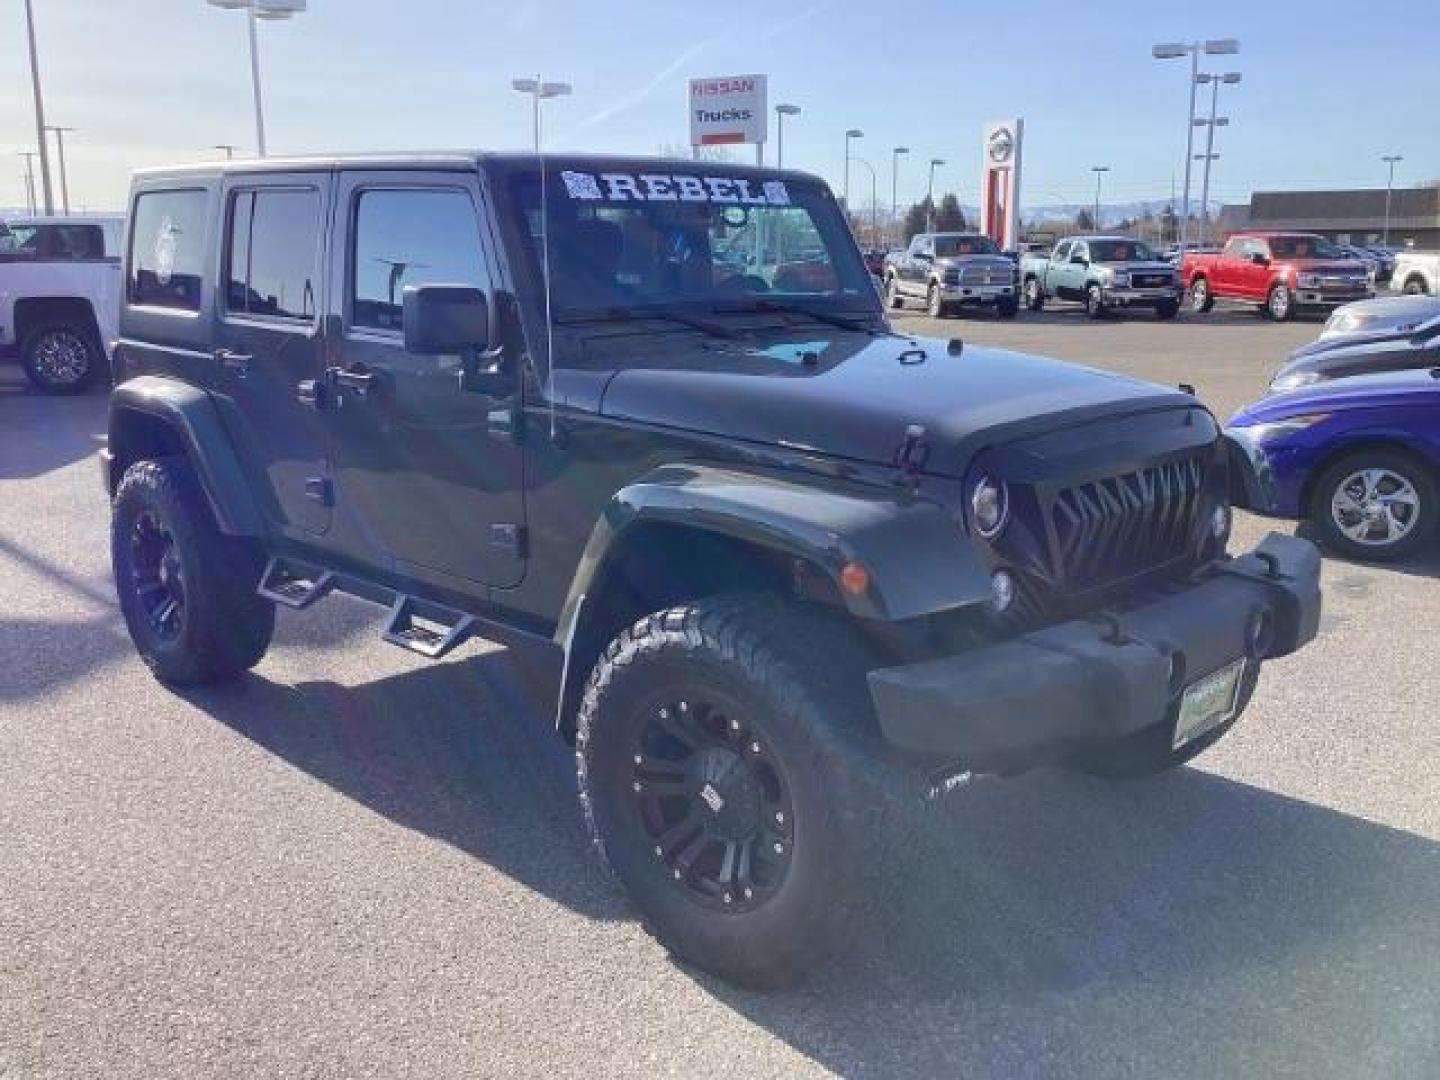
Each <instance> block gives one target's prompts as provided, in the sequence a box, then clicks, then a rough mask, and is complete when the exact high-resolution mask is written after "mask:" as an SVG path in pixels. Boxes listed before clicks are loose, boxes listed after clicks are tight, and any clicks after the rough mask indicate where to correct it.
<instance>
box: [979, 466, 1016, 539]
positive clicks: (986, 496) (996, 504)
mask: <svg viewBox="0 0 1440 1080" xmlns="http://www.w3.org/2000/svg"><path fill="white" fill-rule="evenodd" d="M1009 503H1010V497H1009V495H1008V493H1007V492H1006V490H1005V485H1004V484H1003V483H1001V482H1000V481H998V480H994V479H991V478H990V477H988V476H982V477H980V480H979V482H978V483H977V484H976V485H975V490H974V491H973V492H971V493H970V511H971V513H972V514H973V515H974V517H975V528H976V529H978V530H979V532H980V535H981V536H983V537H984V538H985V539H986V540H989V539H990V538H991V537H993V536H994V535H995V534H996V533H998V532H999V531H1000V530H1001V529H1003V528H1004V527H1005V516H1006V515H1007V514H1008V513H1009V511H1010V506H1009Z"/></svg>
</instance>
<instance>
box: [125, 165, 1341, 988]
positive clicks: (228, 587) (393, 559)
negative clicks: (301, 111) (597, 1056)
mask: <svg viewBox="0 0 1440 1080" xmlns="http://www.w3.org/2000/svg"><path fill="white" fill-rule="evenodd" d="M129 222H130V226H129V228H130V235H129V239H128V244H127V249H126V266H125V273H126V278H125V284H126V288H125V297H124V306H123V311H122V313H121V335H120V343H119V348H118V350H117V353H116V360H115V363H116V367H117V371H116V373H115V376H116V377H115V383H116V389H115V391H114V395H113V398H112V402H111V410H110V428H109V448H108V451H107V453H106V455H105V457H104V469H105V481H106V484H107V487H108V489H109V491H110V492H111V494H112V496H113V507H114V524H113V533H112V546H113V559H114V569H115V581H116V586H117V589H118V591H119V596H120V602H121V605H122V608H123V611H124V615H125V619H126V623H127V625H128V627H129V630H130V634H131V636H132V637H133V639H134V641H135V645H136V648H137V649H138V650H139V652H140V655H141V656H142V657H143V658H144V659H145V661H146V663H147V664H149V665H150V667H151V668H152V669H153V670H154V672H155V674H156V675H157V676H158V677H159V678H161V679H163V680H165V681H167V682H170V683H176V684H182V683H196V682H204V681H209V680H217V679H225V678H230V677H234V676H237V675H240V674H242V673H243V672H244V671H245V670H246V669H247V668H249V667H251V666H252V665H254V664H255V663H256V662H257V661H259V660H260V658H261V657H262V656H263V655H264V653H265V650H266V647H267V646H268V644H269V642H270V637H271V632H272V630H273V627H274V619H275V609H276V608H277V607H291V608H301V607H305V606H307V605H309V604H312V603H314V602H316V601H317V600H319V599H321V598H322V597H324V596H326V595H327V594H329V593H331V592H334V591H337V590H338V591H342V592H346V593H350V594H353V595H355V596H359V597H363V598H365V599H367V600H372V601H375V602H377V603H380V604H383V605H385V606H386V607H388V608H389V616H388V622H387V624H386V627H385V630H384V637H385V639H386V640H387V641H389V642H391V643H393V644H395V645H398V646H401V647H403V648H406V649H409V650H411V651H413V652H415V653H418V654H420V655H421V656H425V657H430V658H439V657H442V656H445V655H446V654H447V653H449V652H450V651H451V650H453V649H454V648H455V647H456V646H457V645H459V644H460V643H462V642H464V641H465V640H466V639H468V638H470V637H476V636H480V637H484V638H487V639H490V640H494V641H500V642H504V643H506V644H509V645H511V646H514V647H516V648H527V649H530V648H533V649H534V650H536V655H539V656H543V657H545V658H548V659H550V660H551V661H552V662H553V673H554V681H555V687H556V693H555V724H556V727H557V729H558V731H559V734H560V736H561V737H563V738H565V739H567V740H570V741H571V742H572V743H573V745H574V747H575V752H576V763H577V773H578V778H579V790H580V800H581V805H582V807H583V809H584V813H585V815H586V818H587V820H588V821H589V824H590V826H591V828H592V830H593V835H594V838H595V843H596V845H597V847H598V848H599V849H600V850H601V852H602V853H603V854H604V856H605V857H606V859H607V860H608V862H609V864H610V865H611V866H612V867H613V868H614V870H615V871H616V872H617V873H618V874H619V876H620V877H621V878H622V879H623V881H624V883H625V884H626V886H627V887H628V888H629V890H630V892H631V894H632V895H633V896H634V899H635V902H636V904H637V905H638V906H639V907H640V909H641V910H642V912H643V913H644V915H645V917H646V920H647V922H648V924H649V925H650V926H651V927H652V928H653V930H654V932H655V933H656V934H657V935H658V936H659V937H660V939H661V940H662V941H664V942H665V943H666V944H667V945H668V946H669V947H670V948H672V949H673V950H674V951H675V952H676V953H678V954H680V955H682V956H684V957H686V958H688V959H690V960H692V961H694V962H696V963H697V964H699V965H702V966H704V967H706V968H709V969H712V970H714V971H717V972H720V973H722V974H724V975H726V976H728V977H730V978H733V979H737V980H740V981H745V982H750V983H758V984H764V983H777V982H782V981H784V980H786V979H787V978H790V977H792V976H794V975H796V974H798V973H799V972H800V971H802V970H803V969H804V968H805V966H806V965H807V964H809V963H811V962H812V961H813V960H815V959H816V958H817V955H818V954H820V953H821V952H822V951H823V949H824V948H825V946H826V945H827V944H832V943H834V942H835V941H836V939H837V937H838V936H840V935H843V934H844V933H845V932H846V931H847V929H849V928H851V927H853V926H854V925H855V923H854V920H855V918H857V917H858V915H859V914H860V913H861V911H862V908H863V907H864V906H865V905H867V904H872V903H874V902H875V899H876V897H877V896H881V895H883V891H884V889H885V888H886V887H890V886H893V885H895V884H896V883H897V881H901V880H903V879H901V878H899V877H898V876H897V873H898V872H897V870H896V867H897V865H898V864H899V862H900V861H901V860H900V859H899V858H897V857H898V856H903V855H905V854H907V853H908V852H909V851H910V850H912V849H913V844H912V843H911V840H912V838H913V834H912V833H911V832H910V831H909V830H911V829H912V828H913V827H914V826H915V825H916V824H917V823H919V822H920V821H921V820H922V815H921V814H920V812H919V811H920V810H921V808H922V807H923V806H924V805H925V804H926V803H927V801H928V800H933V799H934V798H936V797H938V796H939V795H940V794H943V793H944V792H946V791H948V790H950V789H951V788H953V787H955V786H957V785H958V784H959V783H961V782H963V780H964V779H965V778H966V777H967V776H968V775H969V774H971V773H973V772H987V773H1004V774H1010V773H1015V772H1018V771H1021V770H1024V769H1027V768H1031V767H1033V766H1036V765H1038V764H1041V763H1048V762H1062V763H1074V764H1076V765H1078V766H1079V767H1081V768H1084V769H1088V770H1091V771H1097V772H1101V773H1106V774H1114V775H1137V774H1140V775H1143V774H1146V773H1151V772H1156V771H1159V770H1162V769H1166V768H1170V767H1173V766H1175V765H1177V764H1179V763H1181V762H1184V761H1186V760H1188V759H1189V758H1191V757H1193V756H1194V755H1195V754H1197V753H1199V752H1200V751H1201V750H1203V749H1204V748H1205V747H1207V746H1209V745H1210V744H1211V743H1213V742H1214V741H1215V740H1216V739H1218V738H1219V737H1220V736H1221V735H1222V734H1223V733H1224V732H1225V731H1226V730H1227V729H1228V728H1229V726H1230V725H1231V724H1233V723H1234V722H1235V719H1236V717H1237V716H1238V715H1239V714H1240V712H1241V711H1242V710H1243V709H1244V707H1245V705H1246V704H1247V702H1248V701H1249V698H1250V695H1251V693H1252V691H1253V689H1254V686H1255V682H1256V678H1257V676H1258V673H1259V669H1260V664H1261V661H1263V660H1265V659H1267V658H1270V657H1276V656H1283V655H1285V654H1286V653H1289V652H1291V651H1293V650H1294V649H1296V648H1298V647H1300V646H1301V645H1303V644H1304V643H1305V642H1307V641H1309V640H1310V639H1311V638H1312V637H1313V636H1314V634H1315V631H1316V624H1317V621H1318V617H1319V607H1320V597H1319V589H1318V584H1317V579H1318V559H1317V556H1316V554H1315V551H1314V549H1313V548H1312V547H1311V546H1310V545H1309V544H1308V543H1305V542H1303V541H1298V540H1292V539H1289V538H1286V537H1280V536H1272V537H1270V538H1269V539H1267V540H1266V541H1265V542H1264V543H1263V544H1262V545H1261V546H1260V548H1259V549H1258V550H1257V551H1255V552H1252V553H1250V554H1248V555H1244V556H1241V557H1238V558H1231V557H1228V556H1227V555H1226V553H1225V548H1226V542H1227V539H1228V536H1229V528H1230V511H1229V507H1228V506H1227V503H1226V493H1227V489H1228V482H1227V476H1226V454H1225V451H1224V447H1223V443H1222V441H1221V439H1220V433H1219V430H1218V428H1217V426H1216V423H1215V421H1214V419H1213V418H1212V417H1211V415H1210V414H1209V413H1208V412H1207V411H1206V410H1205V409H1204V408H1202V407H1201V406H1200V405H1199V404H1198V403H1197V402H1196V401H1195V399H1194V398H1192V397H1190V396H1189V395H1187V394H1183V393H1180V392H1177V391H1174V390H1169V389H1165V388H1162V387H1157V386H1151V385H1147V384H1145V383H1141V382H1136V381H1134V380H1132V379H1127V378H1121V377H1118V376H1112V375H1107V374H1103V373H1101V372H1097V371H1093V370H1090V369H1086V368H1081V367H1076V366H1071V365H1067V364H1061V363H1055V362H1052V361H1048V360H1043V359H1039V358H1036V357H1031V356H1024V355H1019V354H1013V353H1005V352H997V351H992V350H986V349H979V348H974V347H970V346H964V345H962V343H960V342H958V341H950V342H945V341H927V340H918V339H915V338H912V337H909V336H907V335H902V334H897V333H895V332H894V331H892V330H891V329H890V327H889V326H888V325H887V323H886V321H885V318H884V313H883V311H882V309H881V306H880V303H879V298H878V297H877V295H876V291H875V287H874V285H873V283H872V282H871V280H870V277H869V275H868V274H867V273H866V272H865V267H864V264H863V263H862V261H861V256H860V252H859V251H858V250H857V248H856V245H855V243H854V241H853V240H852V238H851V236H850V233H849V231H848V230H847V228H846V225H845V221H844V217H843V216H842V214H841V212H840V209H839V207H838V206H837V204H836V201H835V199H834V197H833V196H832V195H831V193H830V191H829V190H828V189H827V188H826V187H825V185H824V184H823V183H821V182H820V181H819V180H817V179H815V178H814V177H811V176H806V175H803V174H800V173H792V172H773V171H764V170H758V169H749V168H741V167H735V166H730V165H721V164H715V163H708V162H707V163H701V162H691V161H669V162H667V161H658V160H617V159H597V158H577V157H566V158H559V157H546V158H539V157H534V156H529V155H525V156H502V155H489V154H453V155H426V156H406V157H371V158H335V159H304V160H275V159H272V160H268V161H265V162H256V163H243V162H234V163H221V164H211V165H206V166H203V167H194V168H181V169H173V170H159V171H152V172H147V173H143V174H141V175H140V176H138V177H137V179H136V181H135V184H134V189H133V192H132V196H131V202H130V214H129ZM397 720H399V721H402V722H403V718H397Z"/></svg>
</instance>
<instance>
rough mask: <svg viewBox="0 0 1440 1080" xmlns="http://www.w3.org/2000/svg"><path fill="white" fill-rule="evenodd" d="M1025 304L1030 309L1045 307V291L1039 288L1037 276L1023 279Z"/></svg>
mask: <svg viewBox="0 0 1440 1080" xmlns="http://www.w3.org/2000/svg"><path fill="white" fill-rule="evenodd" d="M1025 306H1026V307H1027V308H1028V309H1029V310H1031V311H1041V310H1043V309H1044V307H1045V292H1044V290H1043V289H1041V288H1040V279H1039V278H1033V277H1032V278H1026V279H1025Z"/></svg>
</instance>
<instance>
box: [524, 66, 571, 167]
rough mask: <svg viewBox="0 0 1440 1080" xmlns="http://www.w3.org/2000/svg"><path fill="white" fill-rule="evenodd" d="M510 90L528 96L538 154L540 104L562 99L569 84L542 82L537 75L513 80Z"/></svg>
mask: <svg viewBox="0 0 1440 1080" xmlns="http://www.w3.org/2000/svg"><path fill="white" fill-rule="evenodd" d="M510 86H511V88H512V89H515V90H518V91H520V93H522V94H529V95H530V100H531V111H532V114H533V122H534V127H535V153H537V154H538V153H539V152H540V102H541V101H543V100H544V99H545V98H553V97H564V96H565V95H566V94H569V93H570V92H571V90H570V84H569V83H563V82H544V81H542V80H541V78H540V76H539V75H536V76H535V78H533V79H513V80H511V82H510Z"/></svg>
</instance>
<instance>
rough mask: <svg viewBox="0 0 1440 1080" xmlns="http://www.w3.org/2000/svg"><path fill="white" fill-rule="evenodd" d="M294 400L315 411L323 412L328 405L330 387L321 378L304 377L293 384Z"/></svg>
mask: <svg viewBox="0 0 1440 1080" xmlns="http://www.w3.org/2000/svg"><path fill="white" fill-rule="evenodd" d="M295 400H296V401H298V402H300V404H301V405H308V406H309V407H310V408H312V409H314V410H315V411H316V412H324V411H325V410H326V409H327V408H328V407H329V401H330V388H329V387H328V386H326V384H325V382H324V381H323V380H321V379H304V380H302V381H301V382H298V383H296V384H295Z"/></svg>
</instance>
